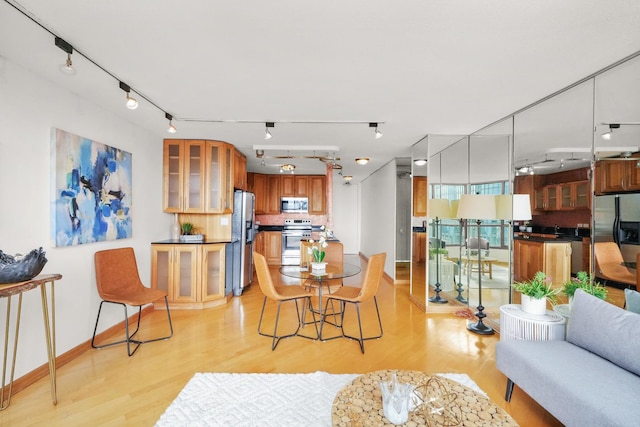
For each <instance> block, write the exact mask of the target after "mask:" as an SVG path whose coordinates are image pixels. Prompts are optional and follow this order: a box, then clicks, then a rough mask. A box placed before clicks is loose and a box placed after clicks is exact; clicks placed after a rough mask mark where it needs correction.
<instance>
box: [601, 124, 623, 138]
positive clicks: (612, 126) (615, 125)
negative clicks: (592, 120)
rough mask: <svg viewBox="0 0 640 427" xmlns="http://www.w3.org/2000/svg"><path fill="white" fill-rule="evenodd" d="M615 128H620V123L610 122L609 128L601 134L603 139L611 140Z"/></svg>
mask: <svg viewBox="0 0 640 427" xmlns="http://www.w3.org/2000/svg"><path fill="white" fill-rule="evenodd" d="M614 129H620V124H619V123H610V124H609V130H608V131H607V132H605V133H603V134H602V135H601V137H602V139H604V140H605V141H609V140H610V139H611V137H612V136H613V130H614Z"/></svg>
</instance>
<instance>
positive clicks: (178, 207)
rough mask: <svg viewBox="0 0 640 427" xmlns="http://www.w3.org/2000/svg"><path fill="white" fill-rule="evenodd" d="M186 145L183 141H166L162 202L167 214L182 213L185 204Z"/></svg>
mask: <svg viewBox="0 0 640 427" xmlns="http://www.w3.org/2000/svg"><path fill="white" fill-rule="evenodd" d="M183 159H184V145H183V140H181V139H165V140H164V152H163V163H162V171H163V173H162V195H163V197H162V202H163V210H164V211H165V212H172V213H176V212H182V206H183V202H184V195H183V193H182V191H183V180H184V178H183V174H184V160H183Z"/></svg>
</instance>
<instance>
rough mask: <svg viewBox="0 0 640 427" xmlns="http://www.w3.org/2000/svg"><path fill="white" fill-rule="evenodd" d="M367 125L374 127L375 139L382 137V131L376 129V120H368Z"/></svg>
mask: <svg viewBox="0 0 640 427" xmlns="http://www.w3.org/2000/svg"><path fill="white" fill-rule="evenodd" d="M369 127H370V128H374V129H375V135H376V139H379V138H382V132H380V130H379V129H378V122H370V123H369Z"/></svg>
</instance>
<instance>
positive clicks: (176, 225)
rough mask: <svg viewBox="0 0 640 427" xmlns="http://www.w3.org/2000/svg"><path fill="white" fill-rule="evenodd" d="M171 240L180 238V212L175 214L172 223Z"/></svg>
mask: <svg viewBox="0 0 640 427" xmlns="http://www.w3.org/2000/svg"><path fill="white" fill-rule="evenodd" d="M171 240H180V222H179V221H178V214H173V224H171Z"/></svg>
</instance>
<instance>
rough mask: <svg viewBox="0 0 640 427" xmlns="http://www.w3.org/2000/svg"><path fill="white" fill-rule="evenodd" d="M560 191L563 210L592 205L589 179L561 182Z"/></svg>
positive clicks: (584, 207)
mask: <svg viewBox="0 0 640 427" xmlns="http://www.w3.org/2000/svg"><path fill="white" fill-rule="evenodd" d="M559 191H560V209H561V210H575V209H589V208H590V207H591V197H590V193H591V187H590V183H589V181H577V182H570V183H567V184H561V185H560V186H559Z"/></svg>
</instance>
